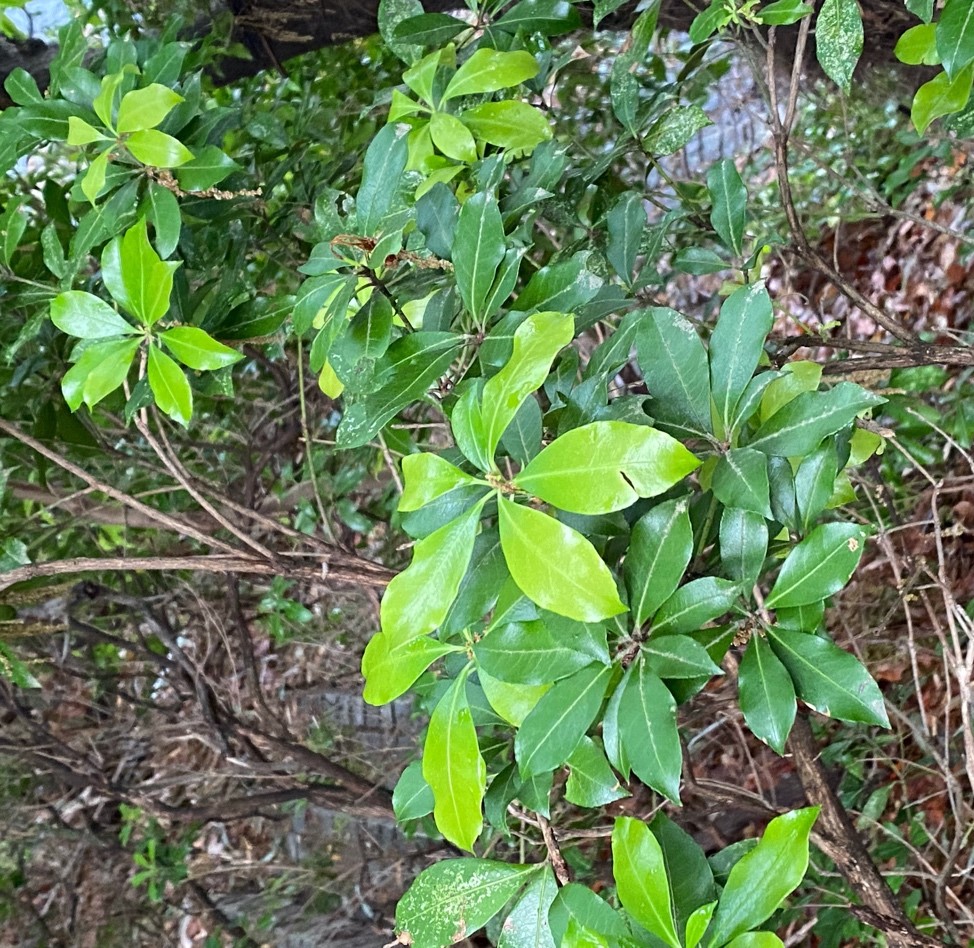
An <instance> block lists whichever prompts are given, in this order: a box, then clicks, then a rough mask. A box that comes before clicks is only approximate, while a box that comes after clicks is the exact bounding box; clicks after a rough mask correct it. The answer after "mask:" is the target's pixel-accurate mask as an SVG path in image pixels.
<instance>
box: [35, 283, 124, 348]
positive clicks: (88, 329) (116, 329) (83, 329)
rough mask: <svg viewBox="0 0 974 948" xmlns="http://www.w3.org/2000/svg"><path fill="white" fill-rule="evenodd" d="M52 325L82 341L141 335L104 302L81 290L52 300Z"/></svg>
mask: <svg viewBox="0 0 974 948" xmlns="http://www.w3.org/2000/svg"><path fill="white" fill-rule="evenodd" d="M51 322H52V323H54V325H55V326H57V328H58V329H60V330H61V332H66V333H67V334H68V335H69V336H77V337H78V338H79V339H106V338H108V337H109V336H119V335H126V334H128V335H132V334H134V333H137V332H138V329H136V328H135V326H133V325H132V324H131V323H128V322H126V321H125V320H124V319H123V318H122V317H121V316H119V314H118V313H116V312H115V310H113V309H112V308H111V306H109V305H108V303H106V302H105V301H104V300H100V299H99V298H98V297H97V296H92V294H91V293H85V292H83V291H81V290H68V291H67V292H65V293H60V294H58V295H57V296H55V297H54V299H53V300H51Z"/></svg>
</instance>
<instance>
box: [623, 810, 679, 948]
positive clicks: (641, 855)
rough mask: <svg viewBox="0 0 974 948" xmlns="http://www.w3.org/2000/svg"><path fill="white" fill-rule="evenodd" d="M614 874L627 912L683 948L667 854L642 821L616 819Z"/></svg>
mask: <svg viewBox="0 0 974 948" xmlns="http://www.w3.org/2000/svg"><path fill="white" fill-rule="evenodd" d="M612 874H613V876H614V877H615V882H616V891H617V892H618V894H619V901H620V902H621V903H622V905H623V908H625V910H626V911H627V912H628V913H629V914H630V915H631V916H632V917H633V918H634V919H635V920H636V921H637V922H639V924H640V925H642V926H643V928H645V929H646V930H647V931H649V932H652V934H654V935H655V936H656V937H657V938H660V939H662V940H663V941H664V942H666V944H667V945H670V946H671V948H680V939H679V936H678V935H677V933H676V923H675V921H674V919H673V907H672V905H671V902H670V882H669V879H667V876H666V865H665V863H664V861H663V851H662V849H661V848H660V844H659V842H658V841H657V839H656V837H655V836H654V835H653V834H652V832H650V829H649V827H648V826H647V825H646V824H645V823H643V822H642V821H641V820H634V819H630V818H629V817H619V818H618V819H616V821H615V827H614V828H613V830H612Z"/></svg>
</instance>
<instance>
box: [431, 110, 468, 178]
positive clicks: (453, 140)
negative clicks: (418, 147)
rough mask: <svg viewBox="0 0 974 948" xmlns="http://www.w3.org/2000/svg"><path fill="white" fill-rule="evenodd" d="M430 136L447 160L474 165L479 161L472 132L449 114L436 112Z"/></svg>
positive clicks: (433, 116)
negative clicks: (451, 159)
mask: <svg viewBox="0 0 974 948" xmlns="http://www.w3.org/2000/svg"><path fill="white" fill-rule="evenodd" d="M430 135H431V136H432V139H433V144H434V145H436V147H437V148H438V149H439V150H440V151H441V152H443V154H444V155H446V156H447V158H453V159H454V161H462V162H465V163H466V164H468V165H469V164H473V163H474V162H475V161H476V160H477V145H476V143H475V142H474V140H473V135H471V134H470V130H469V129H468V128H467V126H466V125H464V123H463V122H461V121H460V119H458V118H457V117H456V116H455V115H450V113H449V112H434V113H433V114H432V115H431V116H430Z"/></svg>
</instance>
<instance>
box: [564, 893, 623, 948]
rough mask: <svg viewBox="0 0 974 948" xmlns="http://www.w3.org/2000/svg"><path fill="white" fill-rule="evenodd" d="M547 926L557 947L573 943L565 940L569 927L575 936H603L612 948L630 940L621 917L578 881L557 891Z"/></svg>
mask: <svg viewBox="0 0 974 948" xmlns="http://www.w3.org/2000/svg"><path fill="white" fill-rule="evenodd" d="M548 924H549V925H550V926H551V934H552V936H553V937H554V940H555V944H556V945H558V946H560V948H566V946H569V948H573V946H572V943H571V942H570V941H567V940H566V934H567V932H568V931H569V928H570V927H571V926H573V927H574V930H575V932H576V933H579V932H589V933H592V934H593V935H596V936H599V935H601V936H605V937H606V938H607V939H610V940H609V941H606V942H605V944H607V945H612V946H613V948H615V946H617V945H619V942H620V940H622V939H628V938H629V929H628V927H627V925H626V923H625V921H623V918H622V916H621V915H620V914H619V913H618V912H617V911H616V910H615V909H613V908H612V907H611V906H610V905H609V903H608V902H606V901H605V900H604V899H602V898H600V897H599V896H598V895H596V894H595V893H594V892H593V891H592V890H591V889H590V888H589V887H588V886H585V885H579V884H578V883H577V882H569V883H568V885H566V886H562V887H561V888H560V889H559V890H558V894H557V895H556V896H555V898H554V901H553V902H552V903H551V908H550V909H549V910H548ZM579 944H585V945H588V944H599V943H598V942H580V943H579Z"/></svg>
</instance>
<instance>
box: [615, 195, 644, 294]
mask: <svg viewBox="0 0 974 948" xmlns="http://www.w3.org/2000/svg"><path fill="white" fill-rule="evenodd" d="M605 220H606V225H607V228H608V232H609V240H608V244H607V246H606V250H605V255H606V257H607V258H608V260H609V263H611V264H612V267H613V269H614V270H615V271H616V273H618V274H619V276H621V277H622V279H623V281H624V282H625V283H626V284H630V283H632V276H633V268H634V267H635V266H636V255H637V254H638V253H639V245H640V242H641V240H642V235H643V228H644V227H645V226H646V208H645V207H644V206H643V199H642V197H641V196H640V195H639V194H637V193H636V192H635V191H627V192H626V193H625V194H623V195H622V196H621V197H620V198H619V199H618V200H617V201H616V203H615V204H614V205H613V206H612V210H610V211H609V213H608V214H607V215H606V218H605Z"/></svg>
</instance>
